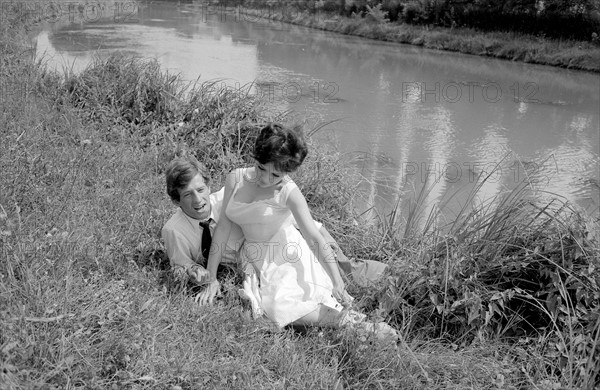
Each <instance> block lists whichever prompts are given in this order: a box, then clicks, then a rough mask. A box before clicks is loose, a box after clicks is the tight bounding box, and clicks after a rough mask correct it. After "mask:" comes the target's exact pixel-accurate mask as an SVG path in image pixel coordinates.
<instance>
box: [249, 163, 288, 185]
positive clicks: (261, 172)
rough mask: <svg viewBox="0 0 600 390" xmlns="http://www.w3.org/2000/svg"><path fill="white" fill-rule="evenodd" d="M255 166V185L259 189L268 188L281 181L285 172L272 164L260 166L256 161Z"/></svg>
mask: <svg viewBox="0 0 600 390" xmlns="http://www.w3.org/2000/svg"><path fill="white" fill-rule="evenodd" d="M255 166H256V185H257V186H258V187H260V188H269V187H272V186H275V185H277V184H279V183H281V181H282V180H283V178H284V177H285V175H286V172H282V171H280V170H278V169H276V168H275V166H274V165H273V163H266V164H261V163H259V162H258V161H256V163H255Z"/></svg>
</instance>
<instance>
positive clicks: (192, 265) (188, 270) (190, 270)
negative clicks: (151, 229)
mask: <svg viewBox="0 0 600 390" xmlns="http://www.w3.org/2000/svg"><path fill="white" fill-rule="evenodd" d="M161 236H162V240H163V243H164V244H165V249H166V250H167V256H168V257H169V262H170V263H171V268H172V269H173V272H174V273H175V275H176V276H177V277H178V278H180V279H185V278H186V275H187V277H189V278H190V279H191V280H192V282H194V283H196V284H202V283H203V282H204V280H205V279H206V276H207V275H208V271H206V269H204V268H203V267H202V266H201V265H199V264H197V263H196V262H195V261H194V260H193V259H192V248H191V247H190V243H189V242H188V240H186V239H185V238H184V237H183V236H182V235H181V234H179V233H178V232H177V231H176V230H174V229H165V228H163V229H162V232H161Z"/></svg>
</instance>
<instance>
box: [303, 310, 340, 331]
mask: <svg viewBox="0 0 600 390" xmlns="http://www.w3.org/2000/svg"><path fill="white" fill-rule="evenodd" d="M342 316H343V312H340V311H337V310H335V309H332V308H330V307H328V306H325V305H319V306H318V307H317V308H316V309H315V310H314V311H312V312H310V313H308V314H307V315H305V316H304V317H302V318H300V319H298V320H296V321H294V322H293V323H292V325H301V326H322V327H327V328H339V326H340V320H341V318H342Z"/></svg>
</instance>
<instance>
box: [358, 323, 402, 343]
mask: <svg viewBox="0 0 600 390" xmlns="http://www.w3.org/2000/svg"><path fill="white" fill-rule="evenodd" d="M353 328H354V329H355V330H356V331H357V333H358V334H359V335H360V336H366V337H373V336H375V338H376V339H377V340H379V341H387V342H393V343H396V342H397V341H398V340H399V337H398V331H396V329H394V328H392V327H391V326H389V325H388V324H386V323H385V322H360V323H358V324H353ZM366 337H365V338H366Z"/></svg>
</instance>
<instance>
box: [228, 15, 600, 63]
mask: <svg viewBox="0 0 600 390" xmlns="http://www.w3.org/2000/svg"><path fill="white" fill-rule="evenodd" d="M227 12H230V13H235V14H237V15H238V17H239V18H244V20H252V21H255V20H256V19H254V18H259V19H264V20H274V21H277V22H281V23H289V24H293V25H298V26H303V27H310V28H315V29H319V30H324V31H331V32H336V33H340V34H344V35H353V36H358V37H363V38H368V39H374V40H379V41H386V42H394V43H401V44H409V45H413V46H420V47H423V48H427V49H434V50H444V51H452V52H458V53H463V54H470V55H476V56H483V57H490V58H497V59H503V60H508V61H516V62H524V63H530V64H537V65H548V66H554V67H559V68H565V69H570V70H580V71H587V72H592V73H600V45H598V44H593V43H591V42H578V41H558V40H548V39H545V38H542V37H537V36H529V35H523V34H514V33H506V32H489V33H484V32H478V31H476V30H473V29H462V28H455V29H448V28H440V27H428V26H417V25H409V24H398V23H391V22H385V23H381V22H377V21H374V20H368V19H367V18H363V17H356V18H348V17H342V16H339V15H337V14H327V13H325V12H319V13H316V14H315V13H311V12H309V11H302V12H289V11H286V10H284V9H283V8H282V9H278V8H273V7H271V8H246V7H244V8H243V9H241V8H239V7H235V8H228V9H227ZM240 15H243V16H240Z"/></svg>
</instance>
